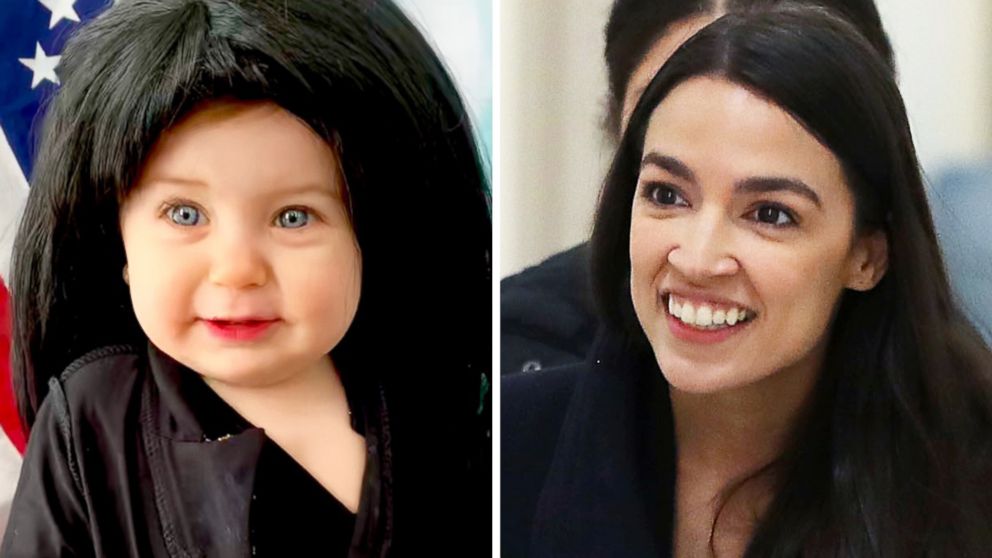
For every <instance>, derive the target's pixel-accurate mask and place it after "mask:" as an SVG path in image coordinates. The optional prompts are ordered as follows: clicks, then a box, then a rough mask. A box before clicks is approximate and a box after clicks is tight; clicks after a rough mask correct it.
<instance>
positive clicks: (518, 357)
mask: <svg viewBox="0 0 992 558" xmlns="http://www.w3.org/2000/svg"><path fill="white" fill-rule="evenodd" d="M588 259H589V245H588V244H580V245H578V246H576V247H574V248H572V249H570V250H567V251H565V252H560V253H558V254H555V255H553V256H551V257H550V258H548V259H547V260H545V261H543V262H541V263H540V264H538V265H536V266H533V267H530V268H527V269H525V270H523V271H521V272H520V273H518V274H516V275H512V276H510V277H507V278H505V279H503V280H502V281H500V287H499V290H500V373H501V374H504V375H505V374H514V373H517V372H520V371H528V372H533V371H535V370H541V369H542V368H553V367H556V366H564V365H566V364H575V363H579V362H582V360H583V359H584V358H585V356H586V352H587V351H588V350H589V347H590V345H591V344H592V341H593V337H594V335H595V333H596V327H597V323H598V320H597V319H596V317H595V314H594V312H593V303H592V292H591V290H590V285H589V263H588Z"/></svg>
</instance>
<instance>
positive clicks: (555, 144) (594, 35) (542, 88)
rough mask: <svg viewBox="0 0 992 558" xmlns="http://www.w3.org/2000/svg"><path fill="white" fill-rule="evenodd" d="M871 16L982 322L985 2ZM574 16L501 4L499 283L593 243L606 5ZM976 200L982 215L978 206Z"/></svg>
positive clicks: (990, 124) (989, 71)
mask: <svg viewBox="0 0 992 558" xmlns="http://www.w3.org/2000/svg"><path fill="white" fill-rule="evenodd" d="M876 4H877V5H878V7H879V11H880V12H881V15H882V21H883V24H884V25H885V28H886V30H887V31H888V34H889V38H890V39H891V41H892V43H893V46H894V48H895V52H896V61H897V64H898V68H899V82H900V86H901V88H902V92H903V96H904V98H905V101H906V105H907V107H908V111H909V116H910V120H911V123H912V127H913V132H914V137H915V140H916V145H917V149H918V152H919V155H920V159H921V161H922V164H923V167H924V170H925V171H926V173H927V175H928V177H929V179H930V182H931V184H932V192H931V193H932V194H933V198H932V199H933V200H934V204H935V207H934V209H935V213H936V217H937V220H938V222H939V225H940V230H941V231H942V232H943V231H946V230H953V229H954V228H955V227H958V228H961V229H962V230H961V234H957V233H953V232H952V233H949V236H952V237H953V239H949V240H948V241H947V242H946V243H945V246H944V248H945V251H946V252H947V257H948V261H949V262H950V263H952V264H955V265H964V266H965V268H966V269H968V270H971V272H970V273H967V274H966V273H963V272H961V273H957V276H956V280H961V281H966V282H967V281H973V282H974V284H975V287H974V288H976V289H977V288H980V287H981V286H982V285H984V289H985V293H986V298H984V299H983V300H984V301H985V302H986V304H985V305H984V306H983V307H984V308H986V309H987V310H988V309H990V308H992V303H989V301H990V300H992V298H989V297H992V292H990V291H992V288H990V285H992V272H990V270H992V255H989V248H984V250H985V251H984V254H982V255H981V257H980V258H977V259H976V258H975V257H974V256H975V254H976V249H975V248H974V247H972V246H971V245H969V244H968V242H971V241H972V240H973V241H974V242H977V239H978V238H979V237H978V236H977V235H978V234H979V232H978V227H979V226H980V224H982V225H984V221H983V219H987V218H988V217H989V215H990V208H992V56H989V53H992V2H989V0H954V1H953V2H940V3H937V2H932V1H930V0H877V1H876ZM578 5H579V4H578V3H577V2H575V1H574V0H542V1H541V2H534V1H530V0H502V1H501V2H500V4H499V10H500V17H501V33H502V35H501V37H500V40H501V52H500V56H501V62H500V69H501V72H502V74H501V77H502V80H501V84H500V91H499V94H500V95H501V107H502V108H501V115H502V117H501V122H500V124H501V137H502V141H501V169H500V170H501V181H500V185H499V196H500V200H501V215H502V217H501V231H500V240H501V241H502V244H501V262H500V263H501V268H500V275H501V276H504V277H505V276H507V275H510V274H513V273H516V272H518V271H520V270H521V269H523V268H525V267H527V266H530V265H534V264H537V263H539V262H540V261H541V260H543V259H544V258H546V257H547V256H549V255H551V254H553V253H556V252H558V251H561V250H563V249H566V248H569V247H571V246H574V245H575V244H578V243H579V242H582V241H583V240H585V239H586V238H587V237H588V236H589V233H590V230H591V223H592V212H593V207H594V204H595V201H596V196H597V193H598V191H599V186H600V182H601V180H602V179H603V176H604V174H605V171H606V168H607V167H608V165H609V163H610V155H611V153H612V146H611V144H610V141H609V140H608V139H606V138H607V135H606V134H605V133H604V132H603V131H602V126H601V123H602V120H603V117H604V114H605V99H606V88H607V86H606V77H605V74H606V72H605V66H604V64H603V52H602V51H603V27H604V26H605V24H606V20H607V14H608V12H609V8H610V5H611V0H583V2H582V3H581V8H577V6H578ZM982 200H984V205H981V204H976V202H980V201H982ZM938 204H944V205H943V206H942V207H938ZM983 228H984V227H983ZM969 234H970V235H972V236H968V235H969ZM965 238H967V239H972V240H968V241H965V240H961V239H965ZM982 244H983V246H986V245H988V243H987V242H984V243H982ZM983 258H984V259H983ZM952 260H953V261H952Z"/></svg>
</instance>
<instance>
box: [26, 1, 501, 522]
mask: <svg viewBox="0 0 992 558" xmlns="http://www.w3.org/2000/svg"><path fill="white" fill-rule="evenodd" d="M59 70H60V77H61V78H62V82H63V85H62V87H61V89H60V91H59V92H58V95H57V96H56V97H55V98H54V100H53V102H52V104H51V106H50V107H49V110H48V113H47V118H46V120H45V124H44V130H43V139H42V143H41V146H40V151H39V154H38V158H37V162H36V166H35V172H34V175H33V177H32V179H31V184H32V188H31V192H30V196H29V199H28V203H27V208H26V211H25V214H24V217H23V221H22V225H21V228H20V230H19V232H18V235H17V239H16V242H15V247H14V255H13V273H12V284H11V288H12V300H13V321H14V329H13V341H14V349H13V352H14V359H13V376H14V382H15V390H16V394H17V399H18V407H19V411H20V414H21V417H22V420H23V423H24V424H25V425H26V426H27V427H30V426H31V425H32V423H33V421H34V417H35V413H36V412H37V409H38V407H39V405H40V404H41V401H42V399H43V398H44V397H45V394H46V392H47V385H46V383H47V381H48V379H49V378H50V377H52V376H53V375H57V374H59V373H60V371H61V370H62V369H63V368H64V367H65V366H66V365H68V364H69V363H70V362H71V361H72V360H74V359H75V358H77V357H79V356H80V355H82V354H84V353H86V352H88V351H90V350H91V349H94V348H96V347H100V346H105V345H112V344H120V343H139V344H141V345H143V344H144V343H146V342H147V341H145V338H144V334H143V332H142V331H141V329H140V327H139V325H138V323H137V320H136V319H135V316H134V312H133V309H132V307H131V301H130V297H129V294H128V290H127V289H126V286H125V284H124V283H123V281H122V280H121V269H122V266H123V265H124V263H125V259H124V250H123V243H122V240H121V234H120V230H119V226H118V214H119V210H120V206H121V203H122V201H123V200H124V199H125V198H126V197H127V196H128V193H129V190H130V188H131V186H132V184H133V183H134V181H135V179H136V177H137V175H138V172H139V171H140V169H141V166H142V162H143V161H144V159H145V157H146V156H147V155H148V153H149V151H150V150H151V148H152V146H153V144H154V143H155V141H156V139H157V138H158V137H159V135H160V134H161V133H162V131H163V130H166V129H168V128H169V127H170V126H172V125H173V124H175V123H177V121H178V120H179V119H180V118H182V117H183V116H184V114H186V113H188V112H189V111H190V110H191V109H192V108H193V107H195V106H197V105H198V104H200V103H202V102H204V101H208V100H212V99H222V98H233V99H239V100H267V101H272V102H275V103H276V104H278V105H280V106H281V107H283V108H285V109H286V110H288V111H289V112H291V113H293V114H294V115H296V116H297V117H299V118H300V119H301V120H303V121H305V122H306V123H307V124H308V125H309V126H311V127H312V128H313V130H314V131H315V132H316V133H317V134H318V135H320V136H321V137H323V138H325V140H326V141H328V142H329V144H331V145H332V146H334V147H335V148H336V149H337V150H338V153H339V155H340V158H341V161H342V166H343V170H344V175H345V178H346V182H347V184H348V194H349V197H350V202H351V205H352V213H353V214H352V220H353V225H354V228H355V233H356V236H357V239H358V244H359V246H360V248H361V253H362V271H363V273H362V287H361V289H362V296H361V300H360V303H359V306H358V311H357V315H356V317H355V320H354V322H353V323H352V325H351V328H350V329H349V331H348V333H347V335H346V336H345V338H344V339H343V340H342V341H341V343H340V344H339V345H338V346H337V347H336V348H335V349H334V351H333V352H332V354H333V356H334V359H335V363H336V364H337V367H338V368H339V370H340V371H341V373H342V376H344V377H345V379H346V383H347V382H348V381H351V382H359V383H361V382H377V383H381V384H383V385H384V386H385V392H386V394H387V399H388V402H389V407H390V419H391V421H392V424H391V428H392V444H393V448H394V451H393V457H392V465H393V466H394V467H395V471H396V472H395V474H394V483H395V486H396V487H397V490H398V491H400V492H401V491H402V490H403V488H402V487H404V486H405V487H407V490H408V491H412V490H421V491H422V492H423V496H424V497H423V498H407V499H406V502H407V506H408V509H409V511H410V513H411V514H412V513H425V512H424V510H425V509H427V508H424V506H427V507H428V508H429V506H430V505H433V504H431V502H445V497H444V496H445V495H449V496H450V494H448V493H447V492H446V491H445V487H459V490H462V491H464V489H463V488H461V485H460V484H459V483H460V480H461V478H462V477H463V476H464V475H465V474H466V473H465V472H464V471H465V470H466V462H467V461H468V459H469V456H470V454H473V453H474V452H476V450H477V446H478V444H477V443H476V442H475V440H476V439H477V436H476V434H477V432H476V431H475V429H476V427H477V425H476V422H477V421H476V420H475V417H476V416H477V410H478V407H479V394H480V383H481V381H482V375H483V374H485V375H488V374H489V368H490V366H491V365H490V359H491V335H490V331H491V319H490V316H491V275H492V274H491V267H490V266H491V260H490V249H491V236H492V233H491V219H490V214H489V188H488V184H487V179H486V177H485V173H484V168H483V162H482V160H481V158H480V154H479V152H478V150H477V147H476V143H475V140H474V137H473V131H472V126H471V124H470V121H469V118H468V116H467V112H466V109H465V107H464V106H463V104H462V102H461V100H460V99H459V97H458V95H457V92H456V90H455V87H454V85H453V83H452V81H451V79H450V78H449V76H448V74H447V72H446V71H445V69H444V67H443V65H442V63H441V62H440V61H439V59H438V58H437V56H436V55H435V53H434V52H433V51H432V50H431V48H430V46H429V45H428V43H427V42H426V41H425V39H424V37H423V36H422V35H421V34H420V32H419V31H418V30H417V28H416V26H415V25H413V24H412V23H411V22H410V21H409V20H408V18H407V17H406V16H405V15H404V14H403V13H402V12H401V11H400V9H398V8H397V7H396V6H395V5H394V4H393V3H392V2H391V1H388V0H374V1H370V0H335V1H333V2H327V1H322V0H293V1H292V2H271V1H265V0H238V1H232V0H131V1H128V2H121V3H119V4H118V5H116V6H114V7H112V8H110V9H109V10H107V11H106V12H105V13H104V14H102V15H101V16H100V17H98V18H97V19H96V20H94V21H93V22H92V23H91V24H89V25H87V26H84V27H83V28H81V29H80V31H79V32H78V34H76V35H75V36H74V37H73V38H71V39H70V41H69V43H68V44H67V46H66V48H65V51H64V55H63V58H62V62H61V64H60V67H59ZM166 265H167V264H166ZM327 272H328V273H333V272H334V270H327ZM428 433H429V434H428ZM442 457H443V458H442ZM418 464H419V465H422V466H417V465H418ZM479 466H486V465H485V464H479ZM404 475H406V476H404ZM487 480H488V479H487ZM487 486H488V484H487ZM439 489H440V490H441V492H440V493H438V494H437V495H434V496H432V495H431V493H430V492H428V491H429V490H431V491H436V490H439ZM456 496H457V495H456ZM411 500H414V501H411ZM486 501H487V502H488V500H486ZM396 502H397V507H398V508H399V507H401V506H403V505H404V504H402V503H401V502H400V498H399V497H397V499H396ZM449 504H450V502H449ZM439 505H440V504H439ZM418 506H420V507H419V508H418ZM486 506H488V504H486ZM480 507H481V506H480ZM402 513H403V512H402V511H397V514H396V515H397V516H399V515H401V514H402ZM487 514H488V511H487ZM483 521H484V520H483ZM485 532H488V529H486V530H485Z"/></svg>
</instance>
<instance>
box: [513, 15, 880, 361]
mask: <svg viewBox="0 0 992 558" xmlns="http://www.w3.org/2000/svg"><path fill="white" fill-rule="evenodd" d="M779 2H780V0H727V1H724V2H718V1H716V0H707V1H703V2H698V1H687V0H676V1H671V0H666V1H659V0H617V1H616V2H614V4H613V7H612V9H611V11H610V16H609V21H608V23H607V25H606V30H605V38H606V49H605V61H606V69H607V83H608V85H609V90H608V93H607V96H606V118H605V122H604V128H605V130H606V132H607V134H608V136H609V137H610V138H611V139H613V140H615V139H616V138H618V137H619V134H620V132H621V131H622V129H623V127H624V123H625V121H626V120H627V118H629V116H630V112H631V111H632V110H633V109H634V105H635V104H636V103H637V99H638V97H640V95H641V93H642V92H643V91H644V88H645V87H646V86H647V84H648V82H649V81H650V80H651V78H652V77H653V76H654V75H655V73H657V71H658V68H660V67H661V65H662V64H663V63H664V62H665V60H667V59H668V57H669V56H671V54H672V52H674V51H675V49H676V48H677V47H678V46H679V45H680V44H682V42H684V41H685V40H686V39H688V38H689V37H690V36H692V34H693V33H695V32H696V31H698V30H699V29H700V28H702V27H703V26H704V25H706V24H707V23H710V22H712V21H713V20H714V19H716V18H717V17H719V16H720V15H722V14H724V13H726V12H727V11H732V10H734V9H741V8H747V7H750V6H767V5H774V4H778V3H779ZM800 3H802V4H810V5H817V6H825V7H828V8H831V9H835V10H837V11H838V12H840V13H842V14H844V15H845V16H846V17H847V18H848V19H849V20H850V21H851V23H853V24H854V25H855V26H856V27H857V28H858V30H859V31H860V32H861V33H862V34H863V35H864V36H865V37H867V38H868V40H869V41H870V42H871V43H872V44H873V45H874V46H875V48H876V49H877V50H878V52H879V53H880V54H881V55H882V56H883V58H885V60H886V62H887V63H888V64H889V65H890V66H893V67H894V62H893V57H892V48H891V46H890V45H889V40H888V38H887V37H886V35H885V31H884V30H883V29H882V23H881V20H880V19H879V15H878V10H877V9H876V7H875V3H874V2H873V1H872V0H802V1H801V2H800ZM588 259H589V254H588V245H587V244H580V245H579V246H576V247H574V248H572V249H570V250H567V251H565V252H561V253H559V254H555V255H554V256H551V257H550V258H548V260H546V261H545V262H542V263H541V264H539V265H537V266H534V267H532V268H530V269H527V270H525V271H523V272H521V273H518V274H516V275H513V276H511V277H507V278H506V279H504V280H503V281H502V283H501V288H500V294H501V302H500V306H501V308H500V340H501V346H500V353H501V357H502V359H501V364H500V369H501V371H502V373H503V374H512V373H516V372H520V371H533V370H538V369H541V368H551V367H554V366H557V365H562V364H571V363H575V362H579V361H581V360H582V359H583V357H584V356H585V355H586V353H587V351H588V350H589V347H590V345H591V344H592V340H593V336H594V333H595V331H596V326H597V318H596V316H595V312H594V311H593V308H592V306H593V303H592V298H591V294H590V292H589V288H590V287H589V271H588V267H589V262H588Z"/></svg>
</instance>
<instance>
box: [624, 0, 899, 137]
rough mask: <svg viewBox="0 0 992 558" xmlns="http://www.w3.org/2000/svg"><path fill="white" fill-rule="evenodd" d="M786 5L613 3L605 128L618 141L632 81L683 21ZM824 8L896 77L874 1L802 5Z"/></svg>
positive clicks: (723, 0)
mask: <svg viewBox="0 0 992 558" xmlns="http://www.w3.org/2000/svg"><path fill="white" fill-rule="evenodd" d="M783 1H784V0H615V1H614V2H613V7H612V8H610V17H609V21H608V22H607V24H606V29H605V31H604V35H605V38H606V48H605V50H604V58H605V59H606V74H607V83H608V85H609V93H608V95H607V100H606V120H605V122H604V127H605V128H606V130H607V132H608V133H609V134H611V135H612V136H614V137H617V136H619V134H620V114H621V111H622V108H623V100H624V95H625V94H626V91H627V86H628V84H629V82H630V77H631V75H632V74H633V73H634V70H635V69H637V66H638V65H640V63H641V61H642V60H643V59H644V56H645V55H646V54H647V53H648V51H650V50H651V47H652V45H654V44H655V43H656V42H658V40H659V39H661V37H662V36H663V35H664V34H665V33H666V32H667V31H668V29H669V27H670V26H671V25H673V24H674V23H677V22H679V21H684V20H686V19H689V18H692V17H695V16H699V15H703V14H718V13H723V12H731V11H734V10H742V9H753V8H757V7H762V6H764V7H770V6H774V5H776V4H781V3H782V2H783ZM798 3H801V4H809V5H815V6H824V7H827V8H830V9H832V10H835V11H837V12H838V13H840V14H842V15H843V16H844V17H846V18H847V20H848V21H850V22H851V23H852V24H854V26H855V27H857V28H858V31H860V32H861V34H862V35H864V36H865V38H867V39H868V41H869V42H870V43H871V44H872V45H873V46H874V47H875V49H876V50H877V51H878V53H879V54H880V55H881V56H882V58H884V59H885V61H886V63H888V65H889V66H890V67H891V68H892V69H893V72H894V71H895V60H894V58H893V54H892V45H891V44H890V43H889V38H888V36H886V34H885V30H884V29H883V28H882V20H881V18H880V17H879V15H878V8H876V7H875V2H873V1H872V0H800V1H799V2H798Z"/></svg>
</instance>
